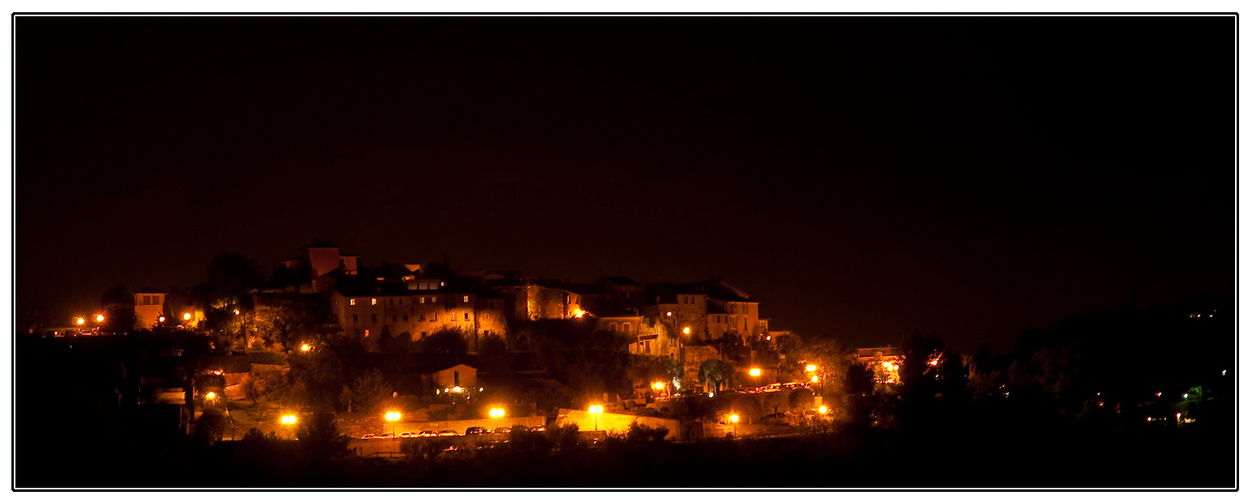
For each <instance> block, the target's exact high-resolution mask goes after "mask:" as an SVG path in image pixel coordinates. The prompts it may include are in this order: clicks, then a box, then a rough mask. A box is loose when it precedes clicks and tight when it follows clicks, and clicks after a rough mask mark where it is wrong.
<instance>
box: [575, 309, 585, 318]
mask: <svg viewBox="0 0 1248 500" xmlns="http://www.w3.org/2000/svg"><path fill="white" fill-rule="evenodd" d="M572 314H573V315H575V316H576V317H578V318H580V317H582V316H584V315H585V311H582V310H580V309H577V310H576V312H574V313H572Z"/></svg>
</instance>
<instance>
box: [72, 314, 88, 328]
mask: <svg viewBox="0 0 1248 500" xmlns="http://www.w3.org/2000/svg"><path fill="white" fill-rule="evenodd" d="M86 322H87V318H84V317H82V316H79V317H77V318H75V319H74V324H76V325H78V326H82V325H83V324H85V323H86Z"/></svg>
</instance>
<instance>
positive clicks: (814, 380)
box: [810, 375, 819, 384]
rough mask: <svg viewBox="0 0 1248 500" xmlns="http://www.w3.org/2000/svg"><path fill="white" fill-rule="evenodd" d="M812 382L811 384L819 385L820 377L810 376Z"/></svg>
mask: <svg viewBox="0 0 1248 500" xmlns="http://www.w3.org/2000/svg"><path fill="white" fill-rule="evenodd" d="M810 381H811V382H813V383H816V384H818V383H819V376H818V375H811V376H810Z"/></svg>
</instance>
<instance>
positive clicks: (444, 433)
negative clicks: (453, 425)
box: [438, 429, 459, 437]
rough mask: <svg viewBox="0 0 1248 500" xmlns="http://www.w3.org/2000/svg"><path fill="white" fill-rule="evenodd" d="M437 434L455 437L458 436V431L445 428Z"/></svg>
mask: <svg viewBox="0 0 1248 500" xmlns="http://www.w3.org/2000/svg"><path fill="white" fill-rule="evenodd" d="M438 435H439V436H442V437H455V436H458V435H459V433H458V432H455V431H453V430H450V429H447V430H444V431H440V432H438Z"/></svg>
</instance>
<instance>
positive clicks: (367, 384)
mask: <svg viewBox="0 0 1248 500" xmlns="http://www.w3.org/2000/svg"><path fill="white" fill-rule="evenodd" d="M392 392H393V389H392V388H391V387H390V384H388V383H386V378H385V376H383V375H382V374H381V371H380V370H369V371H368V372H366V373H364V374H363V375H360V376H359V377H356V378H355V380H354V381H352V382H351V407H352V409H353V410H356V411H362V412H365V413H369V412H372V411H373V410H376V409H377V407H378V406H380V405H381V403H382V402H384V401H385V400H386V398H388V397H390V395H391V393H392Z"/></svg>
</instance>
